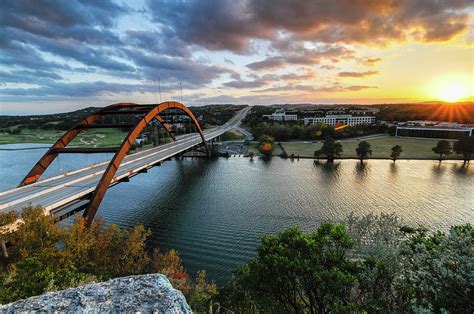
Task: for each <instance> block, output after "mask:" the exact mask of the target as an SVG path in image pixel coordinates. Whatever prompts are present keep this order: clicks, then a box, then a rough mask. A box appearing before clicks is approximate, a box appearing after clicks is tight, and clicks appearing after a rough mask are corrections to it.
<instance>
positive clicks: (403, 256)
mask: <svg viewBox="0 0 474 314" xmlns="http://www.w3.org/2000/svg"><path fill="white" fill-rule="evenodd" d="M473 248H474V229H473V228H472V226H471V225H464V226H457V227H453V228H451V230H450V231H449V233H447V234H445V233H443V232H436V233H433V234H430V233H428V232H427V231H426V230H424V229H421V228H420V229H413V228H409V227H402V226H400V221H399V220H398V218H397V217H395V216H393V215H381V216H373V215H368V216H365V217H362V218H355V217H349V219H348V221H347V222H346V223H345V224H335V223H323V224H322V225H321V226H320V227H319V228H318V229H317V230H316V231H314V232H311V233H303V232H302V231H300V230H299V229H297V228H290V229H287V230H285V231H283V232H281V233H279V234H278V235H276V236H266V237H264V238H263V239H262V245H261V246H260V247H259V248H258V249H257V256H256V258H254V259H253V260H251V261H250V262H249V263H248V264H247V265H245V266H243V267H241V268H239V269H238V270H236V271H235V273H234V276H233V277H232V279H231V280H230V282H229V284H228V285H227V286H226V287H225V288H224V289H222V290H221V291H220V294H219V297H218V299H219V302H220V304H222V305H223V306H224V307H225V308H226V309H230V310H232V311H234V312H239V313H240V312H262V313H287V312H291V313H328V312H369V313H371V312H433V311H434V312H446V311H449V312H454V313H457V312H466V313H469V312H472V310H473V309H474V300H473V299H472V293H473V288H474V287H473V274H474V262H473V261H474V250H473Z"/></svg>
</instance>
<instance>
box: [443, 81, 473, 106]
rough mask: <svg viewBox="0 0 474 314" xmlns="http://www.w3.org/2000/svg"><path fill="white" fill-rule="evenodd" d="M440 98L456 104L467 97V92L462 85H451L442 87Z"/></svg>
mask: <svg viewBox="0 0 474 314" xmlns="http://www.w3.org/2000/svg"><path fill="white" fill-rule="evenodd" d="M439 96H440V98H441V100H444V101H447V102H456V101H459V100H461V99H462V98H464V97H466V96H467V90H466V88H464V87H463V86H462V85H460V84H450V85H446V86H443V87H441V89H440V92H439Z"/></svg>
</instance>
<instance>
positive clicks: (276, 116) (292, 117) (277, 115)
mask: <svg viewBox="0 0 474 314" xmlns="http://www.w3.org/2000/svg"><path fill="white" fill-rule="evenodd" d="M263 117H264V118H268V119H270V120H273V121H296V120H298V115H296V114H286V112H281V111H275V112H274V113H272V114H264V115H263Z"/></svg>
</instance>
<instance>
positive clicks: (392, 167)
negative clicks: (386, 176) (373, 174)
mask: <svg viewBox="0 0 474 314" xmlns="http://www.w3.org/2000/svg"><path fill="white" fill-rule="evenodd" d="M390 174H391V175H392V177H395V178H397V177H398V165H397V164H396V163H395V162H391V163H390Z"/></svg>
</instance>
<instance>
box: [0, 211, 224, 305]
mask: <svg viewBox="0 0 474 314" xmlns="http://www.w3.org/2000/svg"><path fill="white" fill-rule="evenodd" d="M15 218H20V219H22V220H23V223H22V224H21V226H20V227H19V229H18V230H17V231H16V232H15V233H14V234H9V235H6V238H5V240H7V241H9V242H10V243H11V244H12V245H11V247H10V248H9V257H8V258H3V259H0V270H1V271H0V304H4V303H9V302H12V301H15V300H18V299H23V298H27V297H30V296H33V295H38V294H41V293H43V292H46V291H54V290H60V289H65V288H69V287H75V286H78V285H81V284H85V283H89V282H93V281H102V280H108V279H111V278H114V277H120V276H127V275H136V274H143V273H148V272H161V273H164V274H165V275H167V276H168V278H169V279H170V281H171V283H172V284H173V285H174V286H175V287H177V288H179V289H181V290H182V291H183V293H184V294H185V296H186V297H187V298H188V300H191V301H190V303H191V305H193V306H194V307H195V308H197V309H199V308H201V307H207V303H206V302H209V300H210V299H211V297H212V296H213V295H214V294H215V293H216V289H217V288H216V286H215V285H214V284H213V283H207V281H206V279H205V272H200V273H198V275H197V279H196V281H195V283H194V281H193V280H191V279H190V277H189V275H188V274H187V273H186V272H185V271H184V269H183V267H182V264H181V259H180V257H179V254H178V253H177V252H176V251H169V252H167V253H165V254H161V253H159V251H157V250H156V251H155V254H153V255H151V256H150V254H149V253H148V249H147V247H146V240H147V238H148V236H149V235H150V232H149V231H148V230H146V229H145V228H144V227H143V226H137V227H134V228H132V229H130V230H126V229H121V228H119V227H117V226H116V225H108V226H105V225H104V223H103V221H101V220H100V219H99V220H96V221H94V223H93V224H92V226H91V227H86V225H85V222H84V220H83V219H82V218H78V219H76V220H75V221H74V223H73V224H72V225H71V226H70V227H69V228H66V227H65V226H62V225H60V224H55V222H54V220H53V219H52V218H51V217H49V216H45V215H43V209H42V208H39V207H35V208H33V207H28V208H26V209H25V210H24V211H23V212H22V214H21V216H20V217H15ZM13 220H14V215H13V214H12V213H10V214H8V215H6V214H1V215H0V223H1V225H6V224H9V223H11V222H12V221H13ZM1 225H0V226H1Z"/></svg>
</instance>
